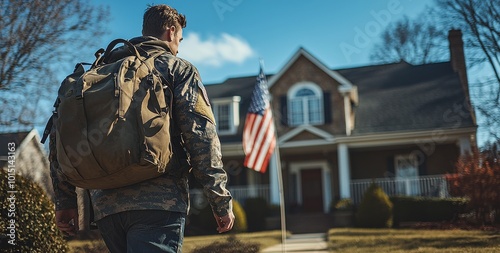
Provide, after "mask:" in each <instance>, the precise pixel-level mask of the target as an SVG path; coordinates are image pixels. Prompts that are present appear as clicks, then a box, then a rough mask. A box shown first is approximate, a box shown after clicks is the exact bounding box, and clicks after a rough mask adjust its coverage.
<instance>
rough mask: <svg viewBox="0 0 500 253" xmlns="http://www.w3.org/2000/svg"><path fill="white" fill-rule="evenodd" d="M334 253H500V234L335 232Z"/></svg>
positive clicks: (332, 239)
mask: <svg viewBox="0 0 500 253" xmlns="http://www.w3.org/2000/svg"><path fill="white" fill-rule="evenodd" d="M328 244H329V247H330V249H331V252H343V253H344V252H345V253H350V252H373V253H377V252H381V253H382V252H383V253H388V252H391V253H398V252H399V253H403V252H404V253H413V252H426V253H427V252H429V253H433V252H461V253H462V252H486V253H487V252H492V253H493V252H500V233H499V232H498V231H497V232H488V231H480V230H458V229H454V230H423V229H359V228H335V229H331V230H330V231H329V232H328Z"/></svg>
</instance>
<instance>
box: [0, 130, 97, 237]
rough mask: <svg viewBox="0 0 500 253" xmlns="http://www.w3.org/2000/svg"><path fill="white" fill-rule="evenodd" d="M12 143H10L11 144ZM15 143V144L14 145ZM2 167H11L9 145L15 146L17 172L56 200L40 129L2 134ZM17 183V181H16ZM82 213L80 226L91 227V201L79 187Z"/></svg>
mask: <svg viewBox="0 0 500 253" xmlns="http://www.w3.org/2000/svg"><path fill="white" fill-rule="evenodd" d="M9 143H10V144H9ZM12 144H14V145H12ZM0 147H1V148H0V168H1V169H5V170H8V168H9V156H10V154H9V150H8V147H15V155H14V158H15V163H14V165H15V172H16V174H17V175H22V176H24V177H26V178H28V179H30V180H32V181H33V182H35V183H37V184H38V185H39V186H40V187H41V188H42V189H43V190H44V191H45V193H46V194H47V196H48V197H49V198H50V199H51V200H52V201H54V190H53V187H52V179H51V177H50V167H49V166H50V164H49V160H48V154H47V150H46V149H45V148H44V147H43V146H42V144H41V143H40V135H39V134H38V130H36V129H32V130H31V131H18V132H9V133H1V134H0ZM14 183H15V182H14ZM76 191H77V194H78V206H79V213H80V228H81V229H83V230H88V229H90V227H89V225H88V224H89V219H90V208H89V205H90V202H89V200H88V196H87V195H86V193H85V191H84V190H83V189H80V188H77V190H76Z"/></svg>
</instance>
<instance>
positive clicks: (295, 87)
mask: <svg viewBox="0 0 500 253" xmlns="http://www.w3.org/2000/svg"><path fill="white" fill-rule="evenodd" d="M303 88H307V89H310V90H312V91H313V92H314V93H315V94H316V96H317V97H318V98H319V108H320V112H319V115H320V120H319V123H314V124H310V122H309V110H306V108H304V110H303V112H304V115H303V116H304V122H303V123H302V124H292V103H291V101H292V99H295V98H296V97H295V94H296V93H297V91H299V90H300V89H303ZM287 100H288V102H287V107H288V108H287V110H288V115H287V120H288V124H289V125H290V126H301V125H316V126H317V125H323V124H324V123H325V108H324V102H323V91H322V90H321V88H320V87H319V86H318V85H317V84H315V83H312V82H299V83H296V84H294V85H293V86H292V87H291V88H290V89H289V90H288V93H287ZM302 106H304V107H307V106H308V105H307V103H302Z"/></svg>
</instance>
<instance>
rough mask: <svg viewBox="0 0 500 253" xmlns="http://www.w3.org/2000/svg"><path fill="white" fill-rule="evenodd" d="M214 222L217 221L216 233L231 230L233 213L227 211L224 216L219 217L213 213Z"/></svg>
mask: <svg viewBox="0 0 500 253" xmlns="http://www.w3.org/2000/svg"><path fill="white" fill-rule="evenodd" d="M214 217H215V220H216V221H217V225H218V226H219V227H218V228H217V232H219V233H224V232H227V231H229V230H231V229H232V228H233V225H234V214H233V211H229V213H228V214H227V215H225V216H222V217H219V216H218V215H217V214H215V213H214Z"/></svg>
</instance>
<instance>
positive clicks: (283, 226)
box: [259, 58, 286, 252]
mask: <svg viewBox="0 0 500 253" xmlns="http://www.w3.org/2000/svg"><path fill="white" fill-rule="evenodd" d="M259 64H260V66H261V67H262V68H264V61H263V59H262V58H260V59H259ZM268 89H269V88H268ZM271 111H272V110H271ZM274 119H275V118H274V117H273V124H274V136H276V138H277V139H278V131H277V129H276V124H275V122H274ZM273 156H274V159H275V160H276V177H277V178H278V194H279V202H280V220H281V251H282V252H286V215H285V197H284V191H283V176H282V173H281V155H280V148H279V142H278V140H276V145H275V146H274V155H273ZM271 169H273V168H271Z"/></svg>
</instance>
